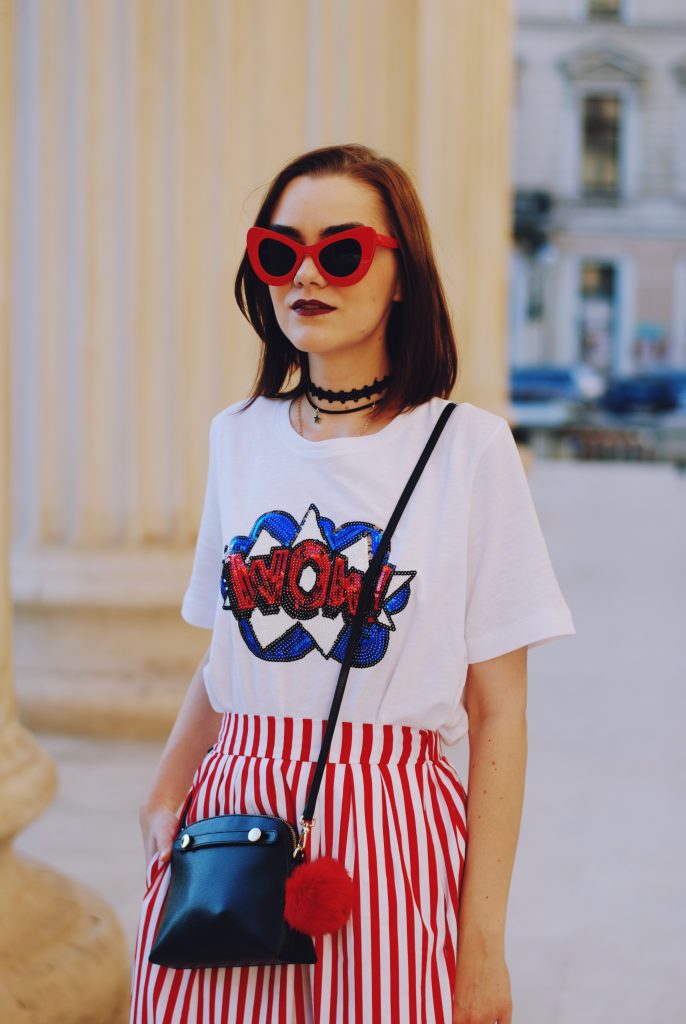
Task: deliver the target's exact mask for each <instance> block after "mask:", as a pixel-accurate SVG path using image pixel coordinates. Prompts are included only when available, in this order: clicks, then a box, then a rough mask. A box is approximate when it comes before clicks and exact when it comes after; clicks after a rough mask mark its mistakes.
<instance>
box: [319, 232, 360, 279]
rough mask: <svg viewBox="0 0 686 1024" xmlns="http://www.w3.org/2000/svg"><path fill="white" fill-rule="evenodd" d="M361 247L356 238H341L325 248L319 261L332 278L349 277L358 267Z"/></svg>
mask: <svg viewBox="0 0 686 1024" xmlns="http://www.w3.org/2000/svg"><path fill="white" fill-rule="evenodd" d="M361 259H362V246H361V245H360V243H359V242H358V240H357V239H356V238H342V239H341V240H340V241H339V242H332V243H331V245H327V246H325V247H324V248H323V249H322V251H321V252H320V254H319V261H320V263H321V265H322V266H323V267H324V270H325V271H326V272H327V274H331V276H332V277H349V276H350V275H351V274H353V273H354V272H355V271H356V270H357V268H358V267H359V265H360V260H361Z"/></svg>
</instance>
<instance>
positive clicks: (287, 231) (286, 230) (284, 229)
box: [269, 220, 364, 242]
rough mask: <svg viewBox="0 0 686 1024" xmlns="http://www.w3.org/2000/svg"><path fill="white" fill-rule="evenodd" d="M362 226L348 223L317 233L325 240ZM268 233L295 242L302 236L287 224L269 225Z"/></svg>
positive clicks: (352, 222) (358, 223)
mask: <svg viewBox="0 0 686 1024" xmlns="http://www.w3.org/2000/svg"><path fill="white" fill-rule="evenodd" d="M362 227H364V224H362V223H361V222H360V221H357V220H355V221H350V222H349V223H348V224H330V225H329V227H328V228H323V229H322V230H321V231H320V232H319V237H320V238H326V237H327V236H328V235H337V234H338V232H339V231H348V230H349V229H350V228H362ZM269 229H270V231H278V232H279V233H280V234H282V235H288V237H289V238H295V240H296V241H297V242H302V241H303V236H302V235H301V233H300V232H299V231H298V229H297V228H292V227H289V226H288V224H270V225H269Z"/></svg>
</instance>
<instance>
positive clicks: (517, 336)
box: [509, 0, 686, 377]
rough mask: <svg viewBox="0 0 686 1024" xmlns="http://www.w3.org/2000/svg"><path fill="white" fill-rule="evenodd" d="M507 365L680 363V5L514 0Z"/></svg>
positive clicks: (683, 42) (683, 237) (683, 360)
mask: <svg viewBox="0 0 686 1024" xmlns="http://www.w3.org/2000/svg"><path fill="white" fill-rule="evenodd" d="M515 62H516V64H515V72H514V74H515V89H514V96H513V103H514V121H513V135H512V141H513V152H512V174H513V193H514V238H515V244H514V247H513V256H512V265H511V288H510V342H509V344H510V353H509V354H510V362H511V364H512V365H522V364H526V363H557V364H565V365H566V364H573V363H585V364H587V365H589V366H591V367H593V368H594V369H596V370H598V371H600V373H601V374H603V375H604V376H606V377H609V376H611V375H612V376H614V375H620V374H633V373H638V372H640V371H642V370H644V369H647V368H653V367H662V366H678V367H684V366H686V4H685V3H684V0H517V3H516V36H515Z"/></svg>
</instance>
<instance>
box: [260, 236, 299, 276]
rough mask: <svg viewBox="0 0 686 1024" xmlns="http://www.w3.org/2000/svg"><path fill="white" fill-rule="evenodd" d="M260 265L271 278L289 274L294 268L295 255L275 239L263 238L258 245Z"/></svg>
mask: <svg viewBox="0 0 686 1024" xmlns="http://www.w3.org/2000/svg"><path fill="white" fill-rule="evenodd" d="M258 253H259V257H260V264H261V266H262V267H263V268H264V270H266V272H267V273H268V274H271V275H272V277H282V276H283V275H284V274H289V273H290V272H291V270H292V269H293V267H294V266H295V259H296V256H295V253H294V252H293V250H292V249H291V247H290V246H289V245H284V243H283V242H279V241H277V240H276V239H275V238H263V239H262V241H261V242H260V245H259V250H258Z"/></svg>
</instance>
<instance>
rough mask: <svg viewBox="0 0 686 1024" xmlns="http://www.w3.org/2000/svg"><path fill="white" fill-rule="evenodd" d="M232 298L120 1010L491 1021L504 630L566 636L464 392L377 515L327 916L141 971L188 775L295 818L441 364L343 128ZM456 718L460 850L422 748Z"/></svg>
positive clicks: (509, 659) (519, 644) (495, 994)
mask: <svg viewBox="0 0 686 1024" xmlns="http://www.w3.org/2000/svg"><path fill="white" fill-rule="evenodd" d="M360 227H362V228H363V229H364V230H362V231H360V230H359V229H360ZM303 246H304V247H305V248H303ZM235 290H236V298H237V301H238V303H239V306H240V308H241V310H242V311H243V313H244V314H245V316H246V317H247V318H248V320H249V321H250V323H251V324H252V325H253V327H254V328H255V330H256V332H257V333H258V335H259V336H260V338H261V340H262V342H263V348H262V357H261V365H260V369H259V373H258V376H257V380H256V384H255V387H254V390H253V392H252V395H251V396H250V401H249V402H248V403H247V404H245V403H236V404H235V405H231V406H229V407H227V408H226V409H224V410H222V411H221V412H219V413H218V414H217V415H215V416H214V418H213V419H212V423H211V427H210V440H209V449H210V456H209V471H208V478H207V489H206V493H205V504H204V509H203V514H202V519H201V523H200V528H199V534H198V541H197V548H196V553H195V561H194V564H193V571H192V575H191V580H190V583H189V586H188V589H187V591H186V594H185V596H184V600H183V605H182V615H183V617H184V619H185V620H186V621H187V622H189V623H191V624H193V625H197V626H200V627H203V628H207V629H211V630H212V631H213V632H212V639H211V644H210V646H209V648H208V651H207V653H206V655H205V657H204V658H203V660H202V662H201V664H200V665H199V666H198V669H197V672H196V674H195V676H194V678H193V680H192V682H191V684H190V687H189V690H188V694H187V696H186V698H185V701H184V703H183V706H182V708H181V710H180V713H179V716H178V719H177V721H176V723H175V725H174V728H173V730H172V733H171V735H170V738H169V741H168V743H167V745H166V747H165V750H164V753H163V755H162V758H161V761H160V764H159V766H158V769H157V771H156V774H155V777H154V779H153V781H152V784H151V786H150V789H149V791H148V794H147V797H146V799H145V801H144V803H143V805H142V808H141V827H142V832H143V838H144V845H145V853H146V858H147V862H148V874H147V888H146V893H145V897H144V900H143V906H142V910H141V919H140V925H139V931H138V939H137V945H136V962H135V967H134V979H133V991H132V1003H131V1007H132V1008H131V1020H132V1021H136V1022H147V1024H149V1022H152V1021H156V1022H161V1021H164V1022H171V1021H179V1022H181V1021H207V1022H212V1024H214V1022H217V1024H219V1022H220V1021H222V1022H224V1021H278V1022H288V1024H305V1022H324V1021H326V1022H348V1021H352V1022H355V1024H363V1022H364V1024H377V1022H380V1024H385V1022H389V1024H396V1022H406V1021H407V1022H414V1021H417V1022H420V1021H428V1022H439V1021H440V1022H452V1024H467V1022H469V1024H477V1022H478V1024H493V1022H496V1021H497V1022H498V1024H510V1022H511V1019H512V1018H511V1013H512V1010H511V1006H512V1003H511V992H510V980H509V975H508V969H507V965H506V963H505V958H504V932H505V914H506V903H507V898H508V890H509V885H510V878H511V871H512V866H513V861H514V854H515V848H516V843H517V838H518V830H519V822H520V815H521V807H522V799H523V788H524V774H525V761H526V717H525V706H526V682H527V649H528V647H532V646H537V645H539V644H541V643H544V642H545V641H547V640H550V639H552V638H554V637H558V636H562V635H565V634H566V635H569V634H572V633H574V632H575V629H574V625H573V622H572V618H571V614H570V611H569V608H568V607H567V605H566V603H565V601H564V598H563V596H562V594H561V591H560V589H559V586H558V583H557V580H556V578H555V575H554V571H553V568H552V565H551V562H550V559H549V556H548V552H547V548H546V545H545V541H544V539H543V536H542V533H541V529H540V525H539V522H538V519H537V516H536V512H535V509H534V506H533V503H532V500H531V495H530V492H529V488H528V483H527V481H526V477H525V474H524V470H523V467H522V463H521V460H520V457H519V455H518V452H517V448H516V445H515V443H514V439H513V436H512V432H511V430H510V428H509V425H508V423H507V421H506V420H505V419H504V418H502V417H500V416H498V415H496V414H494V413H491V412H489V411H487V410H485V409H481V408H479V407H477V406H474V405H471V404H470V403H466V402H462V403H459V405H458V408H457V409H456V410H455V411H454V413H453V415H452V417H451V419H450V421H449V422H448V424H447V426H446V428H445V430H444V432H443V435H442V437H441V439H440V441H439V444H438V445H437V447H436V450H435V451H434V453H433V454H432V456H431V459H430V460H429V463H428V465H427V467H426V469H425V471H424V474H423V476H422V478H421V480H420V481H419V484H418V486H417V489H416V491H415V492H414V494H413V496H412V498H411V500H410V503H409V505H408V507H407V509H406V511H405V512H404V514H403V516H402V518H401V520H400V523H399V525H398V528H397V530H396V533H395V534H394V537H393V541H392V545H391V550H390V554H389V562H388V567H387V570H386V574H385V577H384V580H383V581H382V582H381V583H380V584H379V586H378V587H377V590H376V600H375V604H374V610H373V614H372V615H371V616H370V618H369V622H368V624H367V626H366V627H365V632H364V634H363V640H364V642H363V643H361V646H360V652H361V653H360V657H359V659H358V661H357V662H355V665H356V666H357V667H354V668H353V669H352V670H351V673H350V676H349V679H348V684H347V687H346V691H345V695H344V698H343V704H342V708H341V714H340V717H339V721H338V722H337V725H336V732H335V736H334V741H333V744H332V747H331V751H330V754H329V759H328V761H327V765H326V769H325V775H324V779H323V781H322V786H321V789H320V792H319V796H318V800H317V810H316V812H315V817H316V822H317V823H316V825H315V827H314V828H313V829H312V831H311V833H310V836H309V852H308V855H309V857H310V858H316V857H318V856H322V855H326V854H328V855H331V856H333V857H335V858H336V859H338V860H340V861H341V862H343V863H344V864H345V867H346V869H347V871H348V873H349V875H350V877H351V878H352V879H353V882H354V892H355V899H354V906H353V911H352V914H351V917H350V919H349V920H348V923H347V925H346V926H345V927H344V928H341V929H339V931H338V932H334V933H330V934H327V935H325V936H323V937H320V938H318V939H316V940H315V948H316V951H317V956H318V962H317V963H316V964H313V965H300V964H297V965H296V964H291V965H285V966H264V967H241V968H220V969H212V970H210V969H199V970H173V969H169V968H163V967H159V966H156V965H153V964H150V963H149V962H148V952H149V949H150V945H151V942H152V937H153V935H154V932H155V928H156V925H157V922H158V921H159V916H160V912H161V908H162V905H163V903H164V896H165V893H166V891H167V886H168V881H169V878H168V875H169V869H168V865H169V857H170V847H171V843H172V840H173V837H174V835H175V832H176V827H177V817H178V814H179V811H180V808H181V805H182V804H183V802H184V799H185V797H186V795H187V794H188V793H189V787H192V793H193V796H192V800H191V804H190V810H189V814H188V820H189V822H191V821H194V820H197V819H198V818H202V817H209V816H212V815H216V814H228V813H269V814H276V815H279V816H282V817H288V818H289V819H290V820H291V821H295V820H297V818H298V816H299V815H300V814H301V813H302V810H303V807H304V802H305V797H306V794H307V791H308V788H309V784H310V781H311V778H312V774H313V771H314V768H315V763H316V760H317V756H318V754H319V749H320V745H321V739H322V735H323V729H324V725H325V720H326V718H327V715H328V712H329V708H330V704H331V698H332V695H333V688H334V686H335V682H336V679H337V677H338V670H339V668H340V662H341V660H342V657H343V651H344V647H345V636H346V627H347V624H348V622H349V620H350V615H351V614H352V612H353V611H354V607H355V595H356V593H357V590H356V587H357V586H358V584H359V579H360V578H361V575H362V573H363V572H364V570H365V569H366V567H367V565H368V564H369V560H370V556H371V552H372V550H373V549H374V546H375V544H376V543H377V542H378V539H379V536H380V533H381V532H382V531H383V529H384V527H385V525H386V523H387V521H388V517H389V515H390V513H391V512H392V510H393V508H394V506H395V503H396V500H397V498H398V496H399V494H400V491H401V490H402V488H403V486H404V484H405V482H406V480H407V478H408V476H409V474H410V471H411V469H412V468H413V466H414V464H415V462H416V460H417V457H418V455H419V453H420V451H421V449H422V448H423V446H424V443H425V441H426V440H427V438H428V436H429V434H430V432H431V428H432V426H433V424H434V423H435V422H436V420H437V418H438V415H439V414H440V412H441V410H442V408H443V407H444V406H445V404H446V402H447V396H448V395H449V394H450V393H451V391H452V389H453V386H454V384H455V380H456V375H457V352H456V347H455V342H454V338H453V333H452V328H451V324H450V318H449V315H448V311H447V308H446V302H445V298H444V294H443V290H442V287H441V283H440V280H439V276H438V273H437V270H436V266H435V262H434V257H433V254H432V247H431V242H430V238H429V231H428V227H427V223H426V218H425V215H424V213H423V210H422V208H421V204H420V201H419V199H418V197H417V195H416V192H415V190H414V188H413V185H412V183H411V181H410V180H409V178H408V176H407V175H406V174H405V173H404V171H403V170H402V169H401V168H400V167H399V166H398V165H397V164H396V163H395V162H393V161H392V160H389V159H385V158H382V157H380V156H378V155H377V154H376V153H374V152H373V151H371V150H369V149H366V148H365V147H362V146H356V145H349V146H333V147H329V148H324V149H319V150H315V151H313V152H310V153H306V154H304V155H303V156H301V157H299V158H297V159H296V160H294V161H292V162H291V163H290V164H289V165H288V166H287V167H285V168H284V169H283V170H282V171H281V173H280V174H279V175H277V177H276V178H275V179H274V181H273V182H272V184H271V186H270V188H269V190H268V193H267V196H266V198H265V200H264V202H263V204H262V207H261V209H260V211H259V213H258V216H257V219H256V225H255V228H253V229H251V230H250V232H249V233H248V246H247V252H246V254H245V256H244V258H243V260H242V263H241V265H240V268H239V271H238V275H237V279H236V289H235ZM294 373H295V374H296V380H295V383H294V384H293V383H292V380H291V378H292V375H293V374H294ZM467 731H468V732H469V741H470V770H469V785H470V797H469V841H468V842H467V815H466V803H467V797H466V792H465V789H464V787H463V785H462V781H461V779H460V778H459V775H458V773H457V771H456V770H455V768H454V767H453V766H452V765H451V764H450V762H449V761H448V760H447V758H446V757H445V756H444V755H443V753H442V743H447V744H452V743H454V742H456V741H457V740H458V739H460V738H461V737H463V736H464V735H465V734H466V733H467ZM208 747H209V748H210V749H209V750H208V749H207V748H208ZM458 932H459V943H458Z"/></svg>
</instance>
